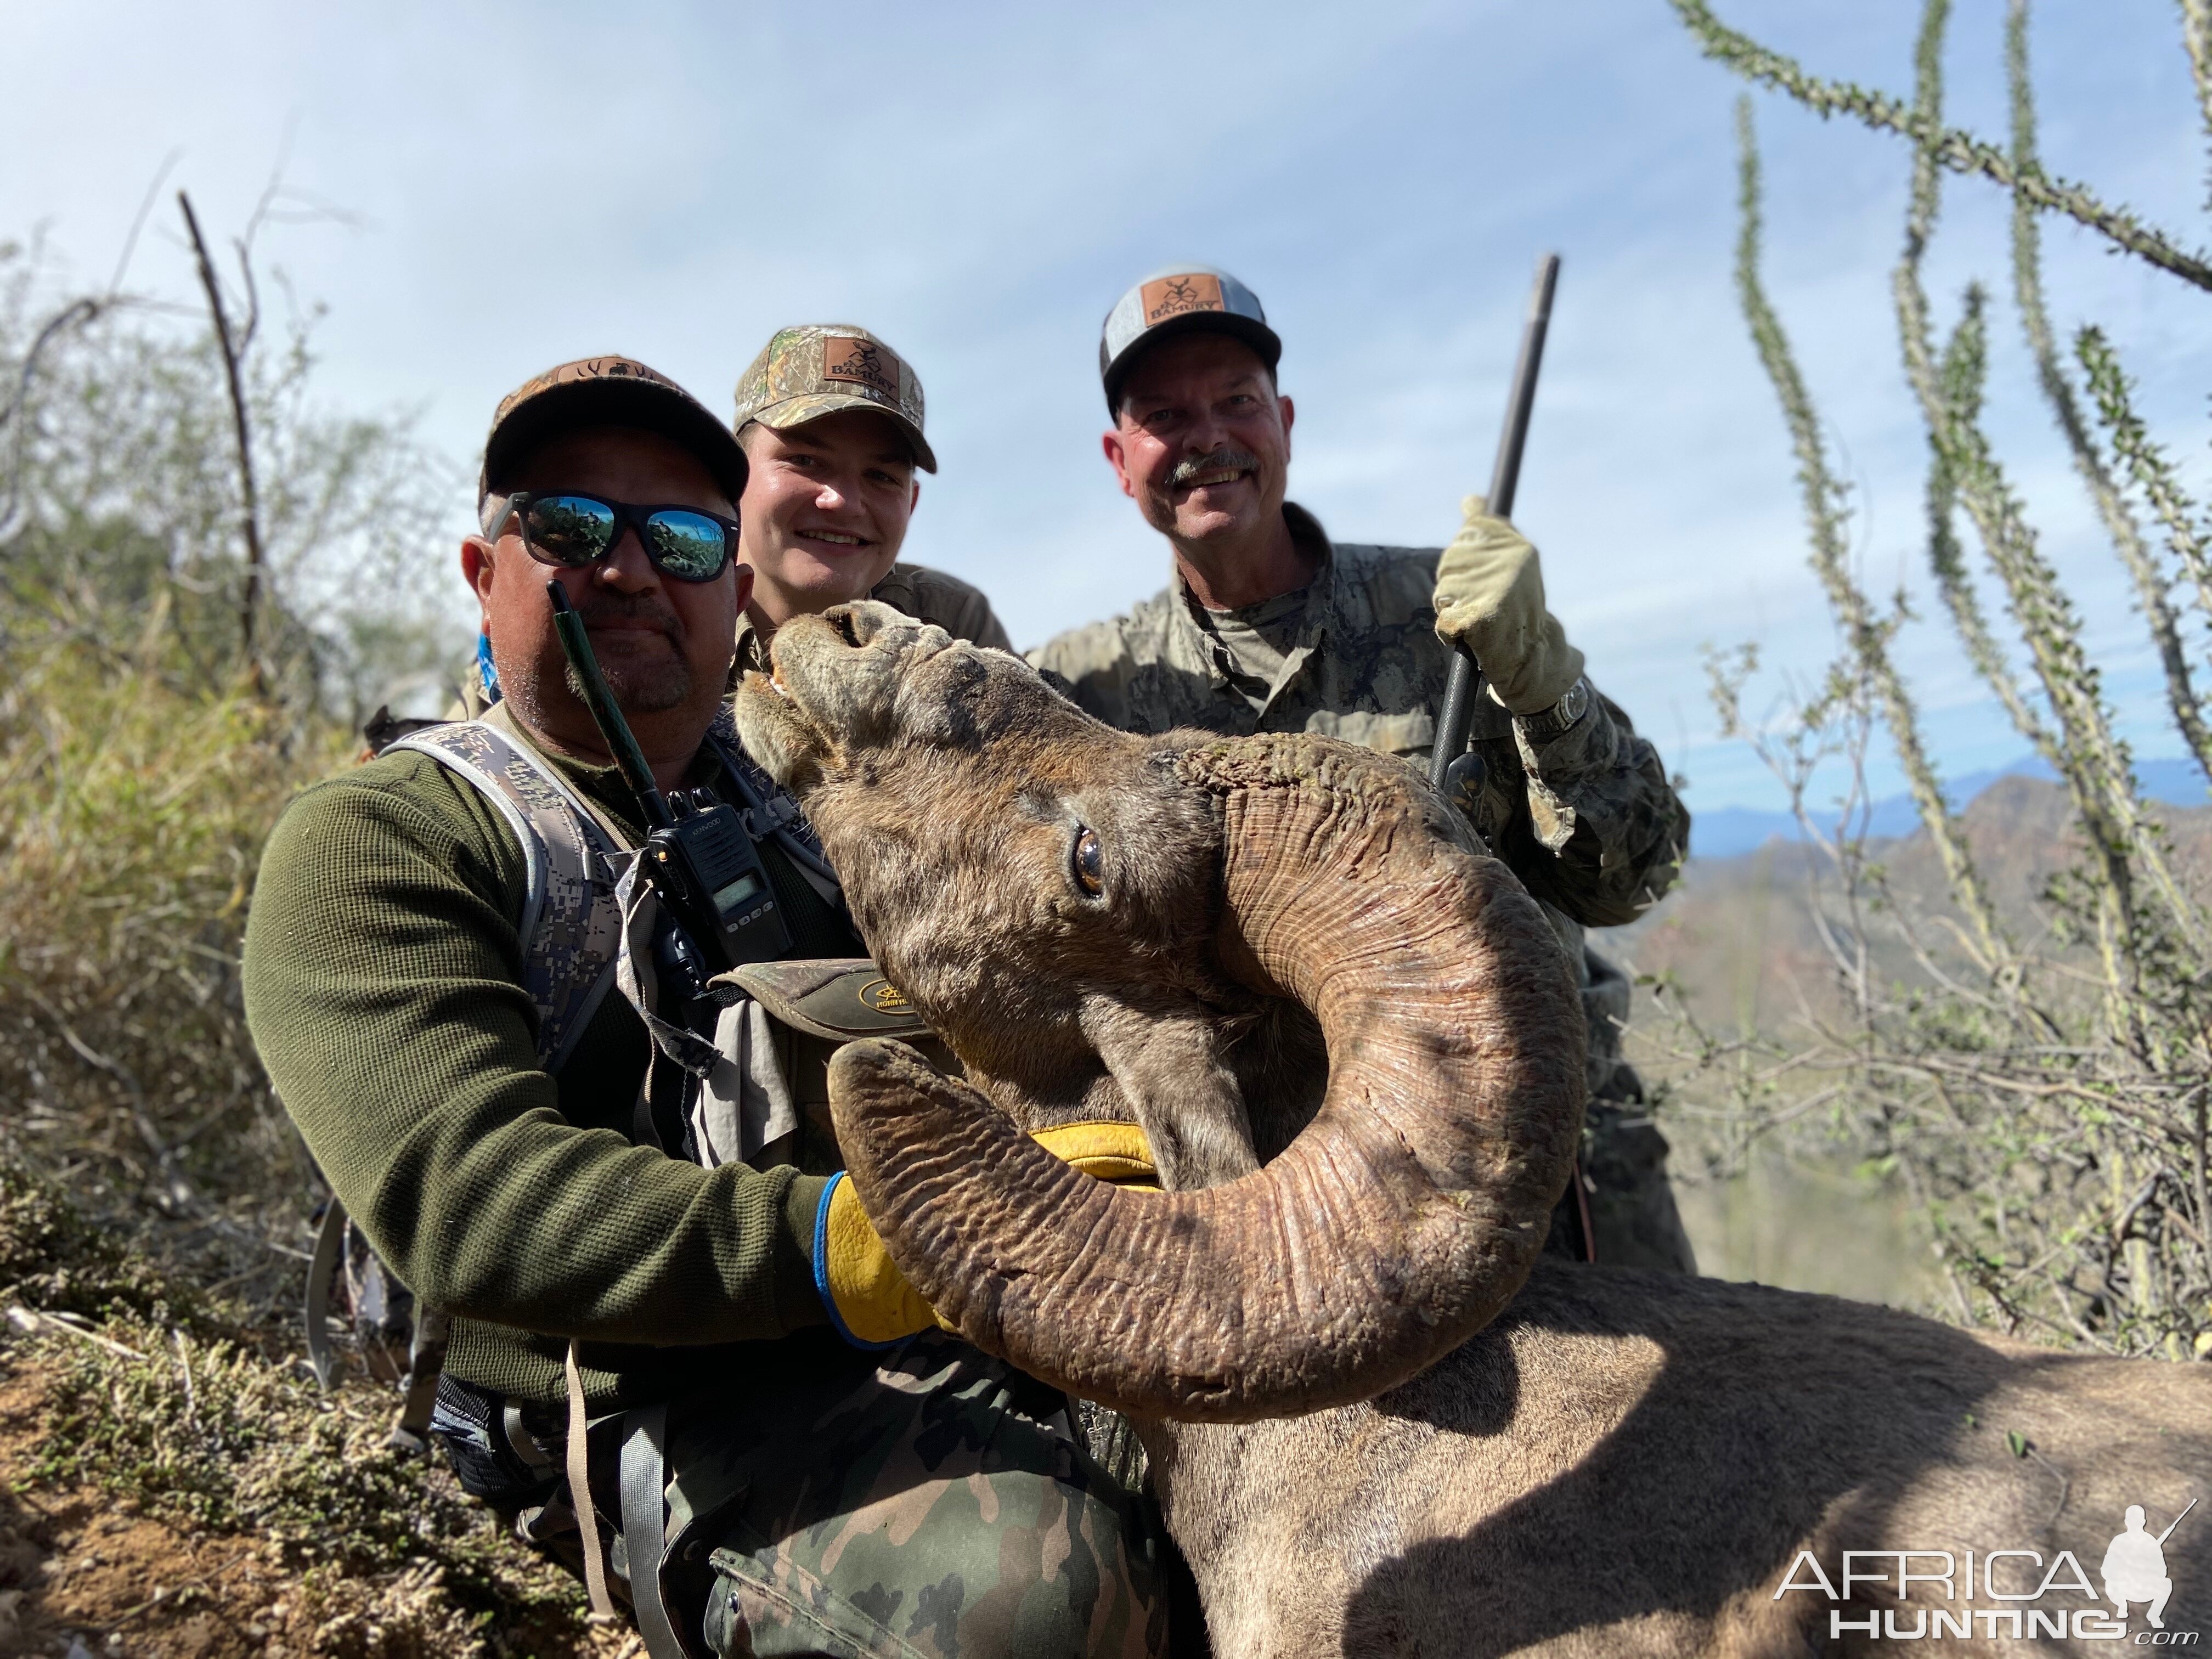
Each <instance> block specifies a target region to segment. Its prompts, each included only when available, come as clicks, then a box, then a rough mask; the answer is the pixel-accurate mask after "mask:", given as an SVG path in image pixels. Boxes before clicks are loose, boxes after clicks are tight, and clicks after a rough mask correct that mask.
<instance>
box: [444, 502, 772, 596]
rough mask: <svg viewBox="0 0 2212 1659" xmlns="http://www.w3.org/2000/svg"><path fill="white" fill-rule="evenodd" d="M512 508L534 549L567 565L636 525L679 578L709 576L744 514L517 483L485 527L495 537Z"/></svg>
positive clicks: (723, 565) (729, 555)
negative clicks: (551, 491)
mask: <svg viewBox="0 0 2212 1659" xmlns="http://www.w3.org/2000/svg"><path fill="white" fill-rule="evenodd" d="M510 515H511V516H513V518H514V519H515V520H517V522H518V523H519V524H520V526H521V531H522V544H523V546H525V547H526V548H528V549H529V550H530V556H531V557H532V558H534V559H536V560H538V562H540V563H541V564H551V565H559V566H560V567H562V568H563V569H568V570H581V569H583V568H586V567H587V566H590V565H594V564H597V563H598V562H599V561H600V560H602V559H604V558H605V557H606V556H608V555H609V554H611V553H612V552H613V551H614V550H615V544H616V543H617V542H619V541H620V540H622V533H623V531H624V530H625V529H630V530H635V531H636V532H637V539H638V542H639V544H641V546H642V547H643V548H644V549H645V556H646V557H647V558H648V559H650V560H651V561H652V562H653V568H654V569H655V570H658V571H659V572H660V574H662V575H664V576H669V577H672V578H674V579H675V580H678V581H679V582H710V581H712V580H714V578H715V577H717V576H719V575H720V574H722V572H723V571H725V570H726V569H728V568H729V567H730V561H731V560H732V559H733V558H735V557H736V556H737V551H738V521H737V520H735V519H726V518H724V517H723V516H722V515H721V514H720V513H708V512H706V511H704V510H702V508H699V507H640V506H638V505H636V504H635V502H631V501H608V500H606V499H605V497H603V496H599V495H577V494H575V493H574V491H570V490H563V491H562V492H560V493H559V494H557V495H534V494H532V493H531V492H530V491H527V490H521V489H518V490H516V491H515V492H514V494H513V495H509V496H508V497H507V510H506V511H505V512H503V513H501V514H500V516H499V519H498V520H497V522H495V524H493V526H491V528H490V529H489V531H487V532H485V533H486V534H487V535H489V536H491V537H492V538H494V539H496V538H498V536H499V534H500V532H501V531H502V530H503V529H505V528H506V526H507V519H508V518H509V516H510Z"/></svg>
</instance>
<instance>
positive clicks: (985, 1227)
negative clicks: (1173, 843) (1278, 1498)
mask: <svg viewBox="0 0 2212 1659" xmlns="http://www.w3.org/2000/svg"><path fill="white" fill-rule="evenodd" d="M1177 764H1178V767H1179V769H1180V770H1181V772H1182V775H1183V777H1184V779H1185V781H1187V782H1188V783H1189V784H1191V785H1192V786H1193V787H1199V788H1202V789H1206V790H1208V791H1210V792H1211V793H1212V794H1213V795H1214V796H1215V797H1217V798H1218V805H1219V810H1220V811H1221V813H1222V825H1223V831H1224V841H1223V846H1224V869H1223V880H1224V884H1225V890H1224V900H1225V902H1224V911H1223V914H1224V921H1223V924H1222V934H1221V949H1222V956H1223V960H1224V962H1225V964H1227V965H1228V966H1229V967H1230V968H1231V971H1232V972H1238V973H1239V974H1240V975H1242V976H1243V977H1245V978H1247V979H1250V980H1252V981H1255V983H1258V984H1260V985H1261V986H1263V987H1267V988H1272V989H1276V990H1279V991H1280V992H1281V993H1282V994H1285V995H1288V996H1291V997H1294V998H1296V999H1297V1000H1298V1001H1299V1002H1300V1003H1302V1004H1304V1006H1305V1007H1306V1008H1308V1009H1309V1010H1310V1011H1311V1012H1312V1013H1313V1015H1314V1016H1315V1018H1316V1019H1317V1020H1318V1022H1319V1023H1320V1025H1321V1028H1322V1034H1323V1036H1324V1037H1325V1039H1326V1041H1327V1043H1328V1054H1329V1079H1328V1091H1327V1094H1326V1097H1325V1098H1324V1100H1323V1102H1322V1106H1321V1109H1320V1111H1319V1113H1318V1114H1317V1115H1316V1117H1315V1119H1314V1120H1313V1121H1312V1122H1311V1123H1310V1124H1309V1125H1308V1126H1307V1127H1306V1128H1305V1130H1304V1132H1303V1133H1301V1134H1300V1135H1299V1136H1298V1137H1297V1139H1296V1140H1295V1141H1293V1142H1292V1143H1291V1146H1289V1147H1288V1148H1287V1149H1286V1150H1285V1152H1283V1153H1282V1154H1281V1155H1280V1156H1279V1157H1277V1158H1274V1159H1273V1161H1272V1162H1270V1163H1269V1164H1267V1165H1266V1166H1265V1167H1264V1168H1262V1169H1261V1170H1258V1171H1257V1172H1255V1173H1254V1174H1251V1175H1249V1176H1244V1177H1243V1178H1241V1179H1238V1180H1236V1181H1232V1182H1227V1183H1225V1184H1224V1185H1220V1186H1216V1187H1211V1188H1205V1189H1202V1190H1199V1191H1190V1192H1177V1193H1147V1192H1139V1191H1125V1190H1121V1189H1119V1188H1113V1187H1110V1186H1108V1185H1106V1184H1104V1183H1103V1182H1097V1181H1094V1180H1091V1178H1090V1177H1089V1176H1085V1175H1082V1174H1079V1173H1078V1172H1077V1171H1076V1170H1073V1169H1071V1168H1069V1167H1068V1166H1067V1165H1066V1164H1062V1163H1061V1162H1060V1160H1058V1159H1057V1158H1054V1157H1052V1156H1051V1155H1050V1154H1049V1153H1047V1152H1044V1151H1043V1150H1042V1148H1040V1147H1038V1146H1036V1144H1035V1143H1034V1142H1032V1141H1030V1139H1028V1138H1027V1137H1026V1136H1024V1134H1022V1133H1020V1132H1019V1131H1018V1130H1017V1129H1016V1128H1015V1127H1013V1125H1012V1123H1011V1122H1010V1121H1007V1119H1006V1117H1005V1116H1004V1115H1001V1114H1000V1113H999V1112H997V1111H996V1110H994V1109H991V1108H990V1107H989V1106H988V1105H987V1103H984V1102H983V1100H982V1099H981V1097H980V1096H978V1095H977V1094H976V1093H975V1091H973V1090H971V1089H970V1088H969V1087H968V1086H967V1085H964V1084H961V1083H957V1082H954V1081H951V1080H950V1079H945V1078H942V1077H939V1076H938V1075H937V1074H936V1073H933V1072H931V1071H930V1070H929V1069H928V1068H927V1067H926V1066H922V1065H921V1064H920V1063H919V1061H918V1060H915V1058H913V1057H912V1056H911V1055H910V1054H909V1053H908V1051H904V1050H902V1049H898V1048H893V1047H890V1046H887V1045H884V1044H874V1043H860V1044H855V1045H853V1046H852V1047H850V1048H846V1049H845V1050H844V1051H842V1054H840V1056H839V1057H838V1059H837V1060H836V1064H835V1066H834V1067H833V1070H832V1073H831V1094H832V1097H833V1099H834V1101H835V1103H836V1121H837V1131H838V1137H839V1140H840V1143H841V1145H842V1148H843V1150H844V1153H845V1157H846V1160H847V1164H848V1169H849V1170H850V1171H851V1174H852V1179H853V1181H854V1184H855V1186H856V1188H858V1190H859V1193H860V1198H861V1200H862V1202H863V1204H864V1205H865V1206H866V1209H867V1212H868V1213H869V1215H870V1217H871V1218H873V1220H874V1221H875V1223H876V1225H877V1227H878V1230H879V1231H881V1232H882V1234H883V1236H884V1239H885V1241H886V1243H888V1244H889V1246H890V1250H891V1253H892V1255H893V1256H894V1258H895V1259H896V1261H898V1262H899V1264H900V1266H901V1267H902V1268H904V1269H905V1271H906V1272H907V1273H908V1277H909V1278H910V1279H912V1280H913V1282H914V1284H915V1287H916V1288H917V1289H918V1290H920V1291H921V1293H922V1294H923V1295H924V1296H926V1297H928V1298H929V1299H930V1301H931V1303H932V1304H933V1305H934V1306H935V1307H936V1308H937V1309H938V1310H939V1312H940V1314H942V1315H943V1316H945V1317H946V1318H947V1319H948V1320H950V1321H951V1322H953V1323H954V1324H956V1325H957V1327H958V1328H959V1330H960V1331H961V1333H962V1334H963V1335H964V1336H966V1337H967V1338H968V1339H969V1340H971V1341H973V1342H975V1344H977V1346H981V1347H982V1348H984V1349H986V1350H987V1351H989V1352H994V1353H997V1354H1000V1355H1002V1356H1004V1357H1005V1358H1007V1359H1010V1360H1011V1361H1012V1362H1013V1363H1014V1364H1018V1365H1019V1366H1020V1367H1021V1368H1022V1369H1023V1370H1026V1371H1029V1372H1030V1373H1031V1374H1032V1375H1034V1376H1039V1377H1042V1378H1043V1379H1045V1380H1046V1381H1048V1382H1050V1383H1054V1384H1057V1385H1059V1386H1060V1387H1063V1388H1066V1389H1070V1390H1072V1391H1073V1392H1074V1393H1076V1394H1078V1395H1083V1396H1085V1397H1086V1398H1089V1399H1092V1400H1097V1401H1103V1402H1105V1403H1107V1404H1109V1405H1112V1406H1115V1407H1119V1408H1121V1409H1122V1410H1125V1411H1128V1412H1132V1413H1139V1414H1143V1415H1150V1416H1163V1417H1170V1418H1177V1419H1188V1420H1194V1421H1213V1422H1233V1421H1239V1420H1246V1419H1253V1418H1258V1417H1268V1416H1281V1415H1285V1414H1290V1413H1301V1412H1307V1411H1312V1410H1316V1409H1318V1408H1321V1407H1328V1406H1334V1405H1340V1404H1343V1403H1346V1402H1348V1401H1354V1400H1358V1399H1364V1398H1366V1397H1369V1396H1371V1395H1374V1394H1376V1393H1378V1392H1380V1391H1381V1390H1382V1389H1387V1388H1389V1387H1392V1386H1394V1385H1395V1384H1396V1383H1401V1382H1403V1381H1404V1380H1406V1379H1407V1378H1409V1377H1411V1376H1413V1375H1415V1374H1416V1373H1417V1372H1419V1371H1420V1370H1423V1369H1424V1368H1425V1367H1426V1366H1428V1365H1430V1364H1432V1363H1433V1362H1435V1361H1436V1360H1437V1358H1440V1357H1441V1356H1442V1355H1443V1354H1444V1353H1446V1352H1449V1350H1451V1349H1452V1348H1454V1347H1456V1346H1458V1345H1459V1344H1460V1343H1462V1342H1463V1341H1465V1340H1467V1338H1468V1336H1470V1335H1472V1334H1474V1332H1475V1331H1477V1330H1479V1329H1480V1328H1482V1326H1483V1325H1485V1324H1486V1323H1487V1322H1489V1321H1490V1320H1492V1318H1494V1317H1495V1316H1497V1315H1498V1311H1499V1310H1501V1309H1503V1308H1504V1305H1505V1304H1506V1303H1507V1302H1508V1301H1509V1300H1510V1298H1511V1297H1512V1296H1513V1295H1514V1293H1515V1292H1516V1291H1517V1290H1518V1289H1519V1287H1520V1285H1521V1283H1522V1279H1524V1278H1525V1277H1526V1275H1527V1274H1528V1270H1529V1267H1530V1266H1531V1264H1532V1263H1533V1262H1534V1259H1535V1256H1536V1254H1537V1252H1538V1250H1539V1249H1541V1246H1542V1243H1543V1240H1544V1236H1545V1231H1546V1228H1547V1222H1548V1218H1549V1214H1550V1212H1551V1208H1552V1206H1553V1202H1554V1201H1555V1200H1556V1199H1557V1197H1558V1195H1559V1193H1560V1191H1561V1190H1562V1188H1564V1186H1565V1181H1566V1178H1567V1175H1568V1172H1569V1170H1570V1168H1571V1157H1572V1151H1573V1147H1574V1145H1575V1139H1576V1136H1577V1131H1578V1128H1579V1126H1580V1122H1581V1107H1582V1099H1583V1027H1582V1014H1581V1010H1580V1006H1579V1001H1578V998H1577V993H1576V987H1575V985H1574V981H1573V979H1572V977H1571V969H1570V967H1569V964H1568V961H1567V958H1566V956H1565V951H1563V950H1562V949H1561V948H1560V946H1559V943H1558V940H1557V938H1556V936H1555V935H1554V934H1553V933H1552V931H1551V929H1550V928H1549V927H1547V924H1546V922H1545V921H1544V919H1543V916H1542V915H1541V912H1540V911H1539V909H1538V908H1537V907H1536V905H1535V903H1534V901H1533V900H1531V899H1530V898H1529V897H1528V895H1527V894H1526V893H1525V892H1524V891H1523V890H1522V889H1521V887H1520V886H1519V884H1517V883H1516V881H1515V880H1514V879H1513V878H1512V877H1511V876H1510V874H1508V873H1507V872H1506V871H1505V869H1504V866H1502V865H1500V864H1498V863H1497V862H1496V861H1495V860H1491V859H1487V858H1483V857H1479V856H1476V855H1474V854H1469V853H1468V852H1467V851H1465V850H1464V849H1462V848H1460V847H1458V846H1455V845H1454V844H1453V843H1452V842H1450V841H1449V840H1448V839H1446V838H1445V837H1444V836H1443V835H1441V834H1440V833H1438V831H1437V829H1436V828H1435V827H1434V826H1433V823H1431V821H1430V820H1431V817H1432V816H1433V814H1434V813H1435V812H1436V811H1437V807H1436V805H1435V802H1434V798H1433V797H1431V796H1428V795H1426V793H1425V791H1424V789H1423V787H1421V786H1420V785H1419V783H1418V782H1416V781H1413V779H1412V777H1411V775H1410V774H1408V775H1406V777H1405V778H1404V779H1402V780H1401V779H1400V778H1399V777H1397V776H1396V775H1395V770H1394V769H1377V768H1373V767H1371V766H1361V765H1346V764H1343V763H1340V762H1339V761H1337V760H1335V759H1334V758H1332V757H1329V756H1328V754H1327V753H1326V752H1325V751H1322V750H1317V749H1316V747H1315V746H1313V745H1311V744H1302V743H1301V742H1300V741H1299V740H1298V739H1296V738H1246V739H1230V740H1226V741H1217V742H1212V743H1205V744H1198V745H1195V746H1194V747H1192V748H1190V749H1188V750H1185V751H1183V752H1182V754H1181V755H1180V756H1179V757H1178V761H1177Z"/></svg>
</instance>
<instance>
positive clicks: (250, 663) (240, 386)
mask: <svg viewBox="0 0 2212 1659" xmlns="http://www.w3.org/2000/svg"><path fill="white" fill-rule="evenodd" d="M177 205H178V206H179V207H180V208H182V209H183V210H184V213H185V229H186V230H188V231H190V232H191V238H192V252H193V253H194V254H195V255H197V258H198V260H199V271H200V286H201V287H202V288H204V289H206V290H207V302H208V314H209V315H210V317H211V318H212V319H214V322H215V337H216V345H217V346H218V347H220V348H221V349H222V368H223V374H224V377H225V379H226V380H228V382H229V386H230V413H231V419H232V421H233V422H234V424H235V426H236V428H237V434H238V481H239V493H240V500H241V503H242V507H243V511H242V513H241V525H240V528H241V529H242V531H243V532H244V533H245V537H246V587H245V592H244V595H243V597H242V598H241V599H240V601H239V616H238V626H239V655H240V660H241V661H242V662H243V663H244V665H245V667H246V678H247V681H248V683H249V684H251V685H252V688H253V691H254V695H255V696H262V695H264V694H265V691H266V690H267V688H266V685H265V684H264V680H263V678H262V673H261V662H260V659H259V657H258V654H257V653H256V652H255V650H254V641H253V625H254V613H255V611H257V610H258V607H259V605H260V601H261V566H262V556H261V507H260V502H259V500H258V497H257V496H256V495H255V493H254V487H253V441H252V432H251V430H250V428H248V425H247V422H246V386H245V383H244V380H243V378H242V375H243V370H242V365H241V363H240V348H239V347H238V346H237V345H235V344H234V343H233V341H232V338H231V331H230V319H229V316H228V313H226V312H225V310H224V308H223V303H222V283H221V282H219V281H218V280H217V279H216V274H215V264H214V262H213V261H212V260H211V259H210V258H208V249H207V239H206V238H205V237H204V236H202V235H201V234H200V222H199V220H198V218H197V216H194V214H193V212H192V198H191V197H190V196H188V195H186V194H185V192H184V191H181V190H180V191H178V192H177Z"/></svg>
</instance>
